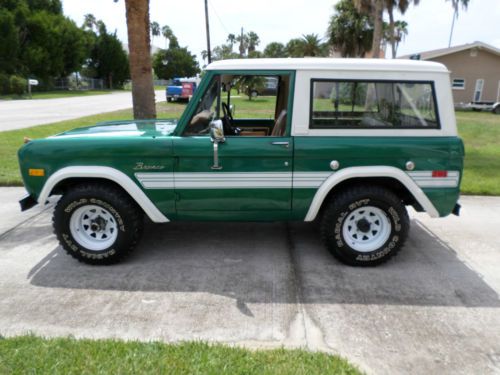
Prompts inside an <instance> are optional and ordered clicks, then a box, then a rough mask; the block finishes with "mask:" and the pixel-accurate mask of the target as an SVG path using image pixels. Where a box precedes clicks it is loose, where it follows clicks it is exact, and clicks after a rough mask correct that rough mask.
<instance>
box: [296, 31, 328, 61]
mask: <svg viewBox="0 0 500 375" xmlns="http://www.w3.org/2000/svg"><path fill="white" fill-rule="evenodd" d="M325 51H326V48H325V45H324V44H323V43H322V42H321V38H320V37H319V35H318V34H307V35H302V55H303V56H310V57H313V56H324V55H325Z"/></svg>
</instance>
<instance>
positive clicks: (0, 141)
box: [0, 95, 500, 195]
mask: <svg viewBox="0 0 500 375" xmlns="http://www.w3.org/2000/svg"><path fill="white" fill-rule="evenodd" d="M231 103H232V104H233V105H234V107H235V118H245V117H249V116H250V115H253V116H254V117H259V118H272V117H273V116H274V111H273V109H272V108H273V104H274V100H273V99H272V98H271V97H258V98H256V99H253V100H251V101H249V100H248V99H247V97H246V96H244V95H241V96H240V97H235V98H233V99H232V101H231ZM185 106H186V104H185V103H166V102H161V103H158V104H157V114H158V117H159V118H168V117H173V118H178V117H180V115H181V114H182V112H183V111H184V108H185ZM131 117H132V111H131V110H123V111H117V112H109V113H103V114H99V115H95V116H88V117H83V118H80V119H76V120H68V121H63V122H59V123H55V124H50V125H42V126H35V127H32V128H27V129H20V130H12V131H6V132H0V160H1V161H2V162H1V163H0V185H21V184H22V181H21V178H20V175H19V171H18V167H17V156H16V151H17V149H18V148H19V147H20V146H21V144H22V141H23V137H24V136H27V137H29V138H42V137H46V136H49V135H52V134H56V133H60V132H62V131H64V130H68V129H72V128H75V127H79V126H88V125H92V124H94V123H96V122H99V121H108V120H118V119H130V118H131ZM456 117H457V123H458V130H459V133H460V136H461V137H462V139H463V140H464V143H465V150H466V156H465V169H464V177H463V181H462V187H461V191H462V193H464V194H484V195H500V116H498V115H494V114H492V113H489V112H457V113H456Z"/></svg>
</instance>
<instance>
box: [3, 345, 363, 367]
mask: <svg viewBox="0 0 500 375" xmlns="http://www.w3.org/2000/svg"><path fill="white" fill-rule="evenodd" d="M0 374H48V375H57V374H61V375H68V374H92V375H93V374H176V375H178V374H200V375H201V374H203V375H205V374H213V375H225V374H227V375H238V374H245V375H247V374H248V375H250V374H256V375H257V374H258V375H264V374H269V375H271V374H273V375H274V374H294V375H299V374H304V375H313V374H318V375H319V374H321V375H323V374H343V375H347V374H360V371H359V370H357V369H356V368H355V367H353V366H352V365H350V364H349V363H348V362H347V361H346V360H344V359H342V358H340V357H338V356H332V355H328V354H324V353H311V352H308V351H305V350H285V349H277V350H258V351H251V350H246V349H241V348H231V347H228V346H224V345H211V344H207V343H203V342H186V343H181V344H177V345H172V344H164V343H159V342H150V343H141V342H136V341H133V342H123V341H117V340H76V339H73V338H58V339H42V338H39V337H35V336H21V337H14V338H3V339H2V338H0Z"/></svg>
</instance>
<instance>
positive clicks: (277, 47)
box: [264, 42, 286, 57]
mask: <svg viewBox="0 0 500 375" xmlns="http://www.w3.org/2000/svg"><path fill="white" fill-rule="evenodd" d="M264 56H265V57H286V51H285V46H284V45H283V44H282V43H279V42H271V43H269V44H268V45H267V46H266V48H264Z"/></svg>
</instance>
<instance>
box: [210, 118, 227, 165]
mask: <svg viewBox="0 0 500 375" xmlns="http://www.w3.org/2000/svg"><path fill="white" fill-rule="evenodd" d="M210 138H211V139H212V142H213V144H214V165H213V166H212V169H215V170H221V169H222V166H220V165H219V143H224V142H225V141H226V138H224V126H223V125H222V120H213V121H212V122H210Z"/></svg>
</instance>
